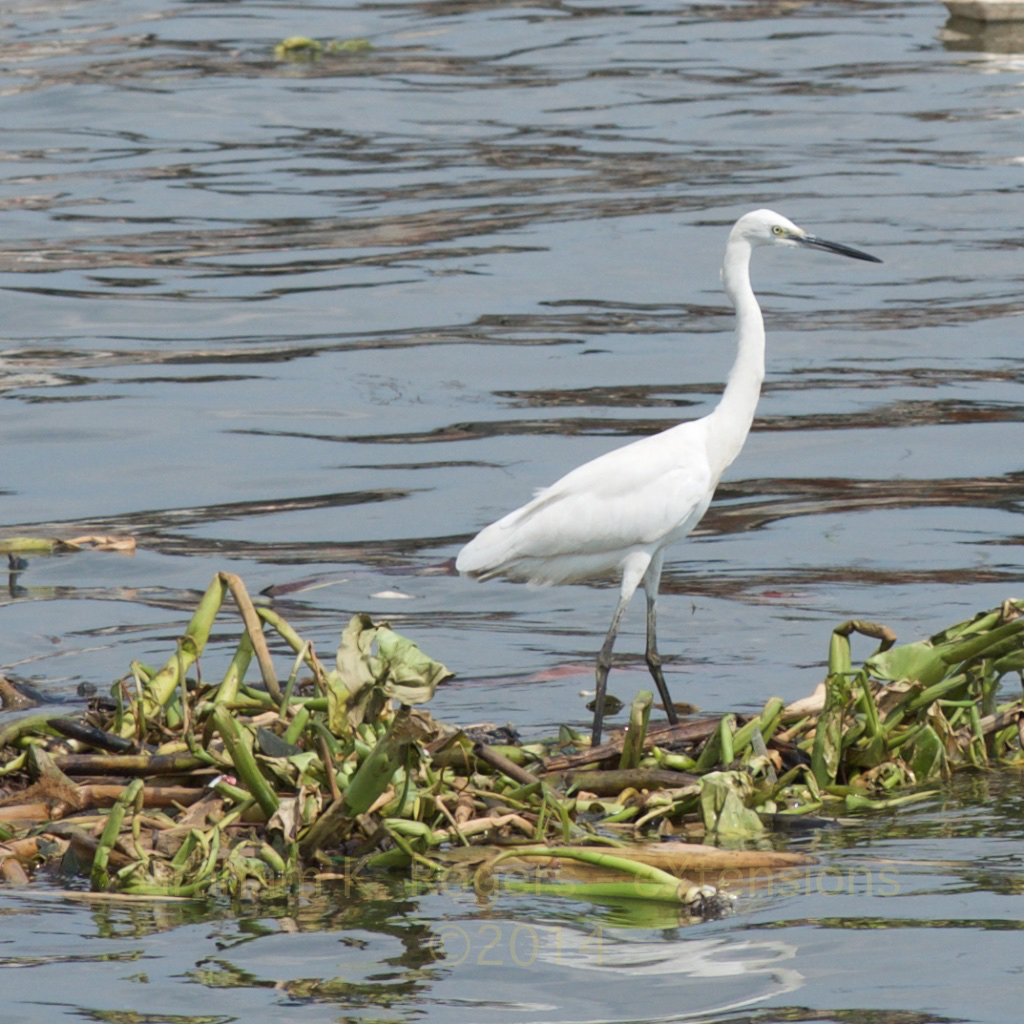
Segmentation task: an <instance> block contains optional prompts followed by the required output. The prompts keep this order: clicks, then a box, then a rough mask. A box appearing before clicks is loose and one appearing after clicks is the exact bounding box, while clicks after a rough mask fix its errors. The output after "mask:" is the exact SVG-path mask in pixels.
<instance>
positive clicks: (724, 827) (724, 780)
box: [700, 772, 764, 837]
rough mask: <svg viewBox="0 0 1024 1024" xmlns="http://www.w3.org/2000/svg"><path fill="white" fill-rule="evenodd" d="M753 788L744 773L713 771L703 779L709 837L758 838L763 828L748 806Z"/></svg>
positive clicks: (702, 800)
mask: <svg viewBox="0 0 1024 1024" xmlns="http://www.w3.org/2000/svg"><path fill="white" fill-rule="evenodd" d="M753 791H754V787H753V783H752V782H751V781H750V776H748V775H747V774H746V773H745V772H712V773H711V774H710V775H705V776H704V777H703V778H702V779H701V780H700V809H701V814H702V815H703V817H704V829H705V831H706V832H707V834H708V835H717V836H730V837H739V836H759V835H761V833H763V832H764V825H762V824H761V819H760V818H759V817H758V815H757V812H756V811H752V810H751V809H750V808H749V807H747V805H746V801H747V799H748V798H749V797H751V796H752V795H753Z"/></svg>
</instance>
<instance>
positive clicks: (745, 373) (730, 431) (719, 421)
mask: <svg viewBox="0 0 1024 1024" xmlns="http://www.w3.org/2000/svg"><path fill="white" fill-rule="evenodd" d="M751 251H752V250H751V245H750V242H749V241H748V240H747V239H746V238H743V237H740V236H733V235H730V236H729V242H728V244H727V245H726V247H725V261H724V262H723V264H722V284H723V286H724V287H725V293H726V295H728V296H729V300H730V301H731V302H732V304H733V307H734V308H735V310H736V360H735V362H734V363H733V364H732V369H731V370H730V371H729V377H728V380H727V381H726V385H725V391H724V392H723V394H722V398H721V400H720V401H719V403H718V405H717V406H715V408H714V410H713V411H712V412H711V413H710V415H709V416H708V419H709V420H710V421H711V422H710V423H709V426H710V427H711V429H710V430H709V431H708V438H709V441H708V447H709V452H708V454H709V455H710V458H711V465H712V467H713V468H714V470H715V471H716V475H717V474H720V473H722V472H723V471H724V470H725V468H726V467H727V466H728V465H729V464H730V463H731V462H732V461H733V459H735V458H736V456H737V455H739V453H740V449H741V448H742V447H743V443H744V441H746V439H747V434H749V433H750V425H751V424H752V423H753V421H754V410H755V409H756V408H757V400H758V398H759V397H760V395H761V382H762V381H763V380H764V320H763V318H762V317H761V307H760V306H758V304H757V299H756V298H755V297H754V290H753V288H751V287H750V255H751Z"/></svg>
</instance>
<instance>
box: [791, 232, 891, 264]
mask: <svg viewBox="0 0 1024 1024" xmlns="http://www.w3.org/2000/svg"><path fill="white" fill-rule="evenodd" d="M793 241H795V242H799V243H800V245H805V246H807V248H808V249H821V250H823V251H824V252H834V253H838V254H839V255H840V256H849V257H850V258H851V259H854V260H867V261H868V263H881V262H882V261H881V260H880V259H879V258H878V257H877V256H871V255H869V254H868V253H866V252H861V251H860V249H854V248H853V246H852V245H843V244H842V243H841V242H826V241H825V239H824V238H818V237H816V236H815V235H802V236H797V235H794V236H793Z"/></svg>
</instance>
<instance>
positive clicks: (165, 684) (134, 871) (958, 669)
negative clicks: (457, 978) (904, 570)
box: [0, 573, 1024, 908]
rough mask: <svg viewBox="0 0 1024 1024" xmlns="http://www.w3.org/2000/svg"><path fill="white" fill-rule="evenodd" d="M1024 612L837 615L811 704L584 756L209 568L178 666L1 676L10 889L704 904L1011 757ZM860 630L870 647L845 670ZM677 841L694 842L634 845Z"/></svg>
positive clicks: (402, 652) (636, 721)
mask: <svg viewBox="0 0 1024 1024" xmlns="http://www.w3.org/2000/svg"><path fill="white" fill-rule="evenodd" d="M229 598H230V601H229ZM225 604H231V605H233V606H234V611H233V613H231V614H233V615H234V616H236V617H237V618H238V619H239V620H240V631H239V639H238V642H237V645H236V646H235V647H234V649H233V650H230V651H228V652H227V653H226V654H225V655H224V657H225V658H227V665H226V667H222V668H221V670H220V671H222V673H223V674H222V675H221V676H219V678H218V679H217V680H216V681H214V682H210V681H209V679H210V675H209V664H208V662H209V661H212V660H213V658H214V655H213V653H211V652H208V653H206V654H205V655H204V649H205V648H206V645H207V643H208V640H209V637H210V632H211V629H212V627H213V624H214V621H215V619H216V617H217V616H218V615H219V614H225V615H226V614H228V613H229V611H228V610H225V609H224V608H223V607H222V606H224V605H225ZM1022 612H1024V603H1022V602H1020V601H1006V602H1004V604H1003V605H1002V606H1001V607H999V608H997V609H994V610H992V611H989V612H985V613H983V614H980V615H977V616H975V617H974V618H972V619H970V620H968V621H966V622H961V623H958V624H957V625H955V626H952V627H950V628H949V629H946V630H944V631H943V632H941V633H939V634H937V635H935V636H933V637H931V638H930V639H928V640H924V641H919V642H916V643H910V644H904V645H902V646H898V645H896V643H895V638H894V637H893V635H892V634H891V633H890V632H889V630H887V629H886V628H884V627H882V626H878V625H875V624H872V623H865V622H847V623H844V624H843V625H841V626H839V627H838V628H837V629H836V630H835V631H834V632H833V634H832V638H831V643H830V650H829V657H828V669H827V675H826V678H825V680H824V683H823V684H822V685H821V686H820V687H819V688H818V692H816V694H815V695H813V696H812V697H810V698H808V699H806V700H803V701H798V702H797V703H796V704H793V705H790V706H789V707H785V706H784V705H783V702H782V701H781V700H780V699H778V698H772V699H770V700H768V701H767V703H766V704H765V706H764V708H763V710H762V711H761V712H760V713H759V714H756V715H739V714H726V715H722V716H714V717H702V718H697V719H691V720H689V721H684V722H681V723H680V724H678V725H675V726H667V727H659V728H652V727H650V726H649V723H648V719H649V716H650V713H651V708H652V700H651V695H650V693H648V692H642V693H640V694H638V696H637V698H636V699H635V700H634V702H633V704H632V706H631V708H630V721H629V727H628V729H627V731H626V732H625V733H624V735H623V737H622V738H619V739H616V740H613V741H612V742H609V743H607V744H604V745H603V746H601V747H599V748H596V749H591V748H590V747H589V746H588V745H587V741H586V739H585V738H582V737H581V736H579V735H578V734H576V733H574V732H572V731H570V730H568V729H565V728H563V729H562V730H561V732H560V734H559V735H558V736H557V737H554V738H552V739H551V740H549V741H546V742H541V743H533V744H526V745H524V744H520V743H518V742H516V741H515V737H514V733H511V732H509V731H508V730H506V731H505V732H506V733H508V735H506V736H500V741H499V739H496V736H499V735H500V733H501V731H500V730H499V731H498V733H494V732H491V733H485V732H481V731H477V732H474V731H472V730H469V729H466V730H462V729H456V728H452V727H449V726H445V725H443V724H442V723H439V722H437V721H436V720H434V719H433V718H432V717H431V716H430V715H429V714H428V713H427V712H426V711H425V710H423V709H422V708H421V707H418V705H422V704H424V703H426V702H427V701H429V700H430V698H431V696H432V695H433V693H434V691H435V689H436V687H437V686H438V685H439V684H440V683H442V682H443V681H444V680H445V679H446V678H448V677H449V676H450V675H451V673H450V672H449V671H448V670H447V669H446V668H445V667H444V666H443V665H442V664H440V663H439V662H436V661H434V660H433V659H432V658H430V657H428V656H427V655H425V654H424V653H423V652H422V651H420V650H419V648H418V647H417V646H416V645H415V644H414V643H412V641H410V640H409V639H407V638H405V637H403V636H401V635H400V634H398V633H396V632H394V631H393V630H391V629H390V628H389V627H388V626H387V625H385V624H380V623H374V622H372V621H371V620H370V618H369V617H368V616H366V615H355V616H353V617H352V618H351V620H350V621H349V623H348V624H347V626H346V627H345V628H344V630H343V633H342V637H341V644H340V646H339V648H338V650H337V652H336V655H335V657H334V659H333V663H332V664H325V663H324V662H322V661H321V660H320V659H319V658H318V656H317V654H316V652H315V651H314V649H313V646H312V645H311V644H310V643H309V642H307V641H304V640H303V639H302V638H301V637H300V636H299V635H298V634H297V633H296V632H295V630H293V629H292V628H291V627H290V626H289V624H288V623H287V622H286V621H285V620H284V619H283V618H282V617H281V616H280V615H278V614H277V613H276V612H275V611H274V609H273V608H272V607H270V606H269V605H268V604H260V603H258V602H254V601H252V600H251V599H250V597H249V595H248V593H247V592H246V589H245V586H244V584H243V583H242V581H241V580H240V579H239V578H238V577H237V576H234V575H231V574H228V573H219V574H218V575H217V576H216V577H215V578H214V580H213V582H212V583H211V585H210V587H209V589H208V590H207V591H206V593H205V594H204V595H203V597H202V598H201V600H200V601H199V604H198V606H197V608H196V610H195V613H194V615H193V616H192V619H191V621H190V622H189V624H188V626H187V628H186V630H185V632H184V634H183V635H182V637H181V638H180V639H179V640H178V642H177V644H176V647H175V650H174V651H173V652H170V656H169V657H168V659H167V661H166V663H165V664H164V665H163V666H161V667H149V666H145V665H142V664H138V663H132V664H131V665H130V667H129V671H128V673H127V674H126V675H125V676H124V677H123V678H122V679H119V680H117V681H116V682H115V683H114V685H113V686H112V688H111V689H110V694H109V696H104V697H100V698H93V699H92V700H90V702H89V705H88V707H87V708H85V709H79V710H75V711H73V712H72V711H69V710H68V708H67V706H65V705H60V704H52V703H51V704H48V703H46V702H45V699H43V698H40V697H39V696H38V695H37V694H31V693H27V692H26V687H25V686H24V685H22V684H19V683H18V682H17V681H16V680H4V679H0V699H2V701H3V704H4V710H3V712H2V713H0V875H2V877H3V878H4V879H6V881H7V883H8V884H18V883H25V882H27V881H28V880H29V879H30V877H31V875H32V874H33V873H34V872H35V873H38V872H40V871H43V872H54V871H57V870H58V869H59V870H60V871H61V872H63V873H64V874H65V875H66V874H67V873H69V872H70V873H72V874H78V875H81V876H85V877H87V878H88V879H89V884H90V886H91V888H92V890H93V891H95V892H97V893H112V894H119V895H126V896H131V895H137V896H148V897H153V896H161V897H199V896H204V895H208V894H225V895H228V896H234V895H239V894H243V893H244V894H247V895H253V894H256V895H258V894H260V893H269V892H271V891H275V890H276V887H280V886H282V885H283V886H295V885H299V884H300V883H301V882H303V880H307V879H309V878H310V877H312V876H321V877H322V876H330V875H331V874H332V873H337V872H339V871H343V872H345V873H346V877H349V873H356V874H361V875H365V874H366V873H369V872H372V871H374V870H383V869H398V868H401V869H403V870H409V869H410V868H413V869H415V871H417V872H418V873H419V875H420V877H423V876H424V875H426V876H441V875H443V874H445V873H447V872H449V871H451V870H452V866H453V865H454V864H458V865H459V869H460V870H463V869H466V866H467V865H468V866H469V868H471V870H472V871H475V872H476V880H477V883H478V884H481V883H482V882H484V881H486V879H487V878H488V877H489V875H490V872H491V870H492V869H493V868H494V867H495V866H500V867H502V868H507V867H508V860H509V858H512V857H514V858H515V864H516V865H518V867H517V870H519V871H520V872H522V871H523V870H525V869H524V867H523V866H524V865H532V864H535V863H540V864H541V865H542V866H543V870H544V871H545V872H550V871H551V869H552V864H553V863H557V864H559V865H565V864H567V863H568V862H569V861H582V862H586V863H587V864H588V865H590V866H592V867H593V866H596V868H597V870H598V871H599V872H603V874H601V875H600V877H598V878H596V879H595V878H593V877H591V878H590V879H589V880H587V881H586V882H585V884H577V885H575V886H572V887H566V886H561V887H560V889H559V890H557V891H565V892H569V890H570V888H571V890H572V891H571V893H570V894H571V895H576V896H581V897H585V898H588V899H598V900H599V899H615V898H619V897H623V896H628V897H631V898H635V897H640V898H642V899H647V900H655V901H667V902H670V903H671V902H676V903H679V904H683V905H685V906H690V907H695V908H697V907H698V905H700V904H701V903H702V901H706V899H707V897H708V893H709V890H708V888H707V887H706V886H704V885H703V884H702V883H703V882H706V881H707V880H708V879H711V880H712V881H715V879H717V878H718V877H720V873H721V872H722V871H723V870H729V869H733V868H736V867H740V866H754V867H757V868H765V869H768V870H772V869H782V868H792V867H794V866H796V865H799V864H802V863H807V862H808V861H809V860H811V858H807V857H805V856H803V855H800V854H784V853H773V852H771V851H764V850H759V849H756V847H757V846H758V841H759V840H762V839H763V837H764V836H765V835H766V833H768V832H770V831H771V829H772V828H773V827H774V826H776V825H777V824H779V819H780V818H782V817H792V816H797V815H816V814H817V815H822V816H827V815H830V814H832V815H834V814H835V813H838V812H849V811H856V810H858V809H863V808H874V807H893V806H897V805H898V804H900V803H901V802H907V801H913V800H918V799H921V798H922V797H923V796H926V795H928V793H929V790H928V789H927V787H928V786H929V785H932V784H935V783H937V782H939V781H941V780H942V779H943V778H944V777H946V776H948V775H949V774H950V773H951V772H953V771H956V770H957V769H959V768H962V767H965V766H993V765H997V764H999V763H1009V762H1020V761H1021V760H1022V752H1021V737H1022V732H1024V704H1022V703H1021V702H1020V701H1014V702H1009V703H1005V702H1004V703H1000V702H999V698H998V693H999V690H1000V683H1001V681H1002V680H1003V677H1004V676H1006V675H1007V674H1014V675H1016V676H1017V677H1019V678H1024V614H1022ZM856 634H861V635H864V636H867V637H869V638H873V640H875V641H877V643H878V646H877V649H876V650H875V651H874V653H873V654H871V655H870V657H868V658H867V659H866V660H865V661H864V662H863V664H862V665H860V666H859V667H857V668H854V665H853V659H852V655H851V646H850V641H851V637H852V636H854V635H856ZM271 646H273V647H274V648H275V652H276V656H275V655H272V653H271ZM282 652H284V657H286V658H287V664H288V668H289V670H288V674H287V676H283V675H282V674H279V671H278V663H279V662H281V660H282ZM201 658H202V662H203V664H202V667H203V669H204V671H202V672H201V671H200V659H201ZM249 677H251V678H249ZM257 677H258V678H257ZM810 820H811V821H813V820H814V819H813V818H812V819H810ZM670 835H674V836H679V837H682V838H685V839H687V840H689V841H688V842H677V843H664V842H661V843H659V844H655V845H651V844H650V843H648V845H642V844H643V841H644V840H648V841H650V840H662V839H664V838H666V837H667V836H670ZM761 845H762V846H763V845H764V844H763V843H762V844H761ZM723 846H725V847H731V849H719V847H723ZM630 865H632V866H630ZM587 870H589V868H587ZM523 884H527V885H528V887H529V888H530V889H531V891H537V886H538V884H539V883H537V882H536V881H534V882H532V883H523ZM544 884H545V885H546V884H547V883H546V882H545V883H544Z"/></svg>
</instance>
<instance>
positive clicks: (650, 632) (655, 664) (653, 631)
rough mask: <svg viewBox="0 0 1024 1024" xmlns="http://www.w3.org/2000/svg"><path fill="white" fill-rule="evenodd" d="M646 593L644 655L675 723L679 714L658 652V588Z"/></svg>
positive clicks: (669, 716) (669, 717) (673, 723)
mask: <svg viewBox="0 0 1024 1024" xmlns="http://www.w3.org/2000/svg"><path fill="white" fill-rule="evenodd" d="M644 593H645V594H646V595H647V650H646V651H645V653H644V657H645V658H646V659H647V667H648V668H649V669H650V671H651V675H652V676H653V677H654V685H655V686H657V687H658V693H659V694H661V701H662V703H663V704H664V705H665V714H666V715H667V716H668V720H669V722H670V723H671V724H672V725H675V724H676V723H677V722H678V721H679V716H678V715H677V714H676V708H675V705H674V704H673V703H672V697H671V695H670V694H669V692H668V683H666V682H665V676H664V674H663V673H662V671H661V655H660V654H658V638H657V621H656V620H657V612H656V611H655V605H656V604H657V602H658V592H657V590H654V591H650V590H645V591H644Z"/></svg>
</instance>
